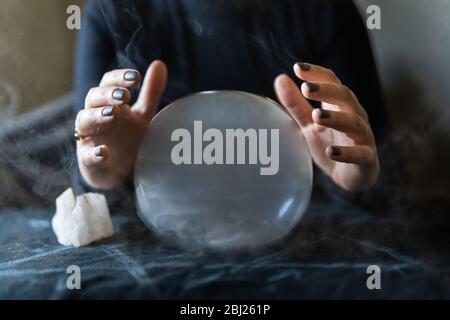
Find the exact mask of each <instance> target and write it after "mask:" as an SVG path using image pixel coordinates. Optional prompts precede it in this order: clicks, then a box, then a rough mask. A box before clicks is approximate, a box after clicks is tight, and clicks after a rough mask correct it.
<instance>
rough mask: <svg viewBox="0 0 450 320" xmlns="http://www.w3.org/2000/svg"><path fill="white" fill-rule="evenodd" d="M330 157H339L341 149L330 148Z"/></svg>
mask: <svg viewBox="0 0 450 320" xmlns="http://www.w3.org/2000/svg"><path fill="white" fill-rule="evenodd" d="M331 155H332V156H333V157H339V156H340V155H341V149H339V148H337V147H331Z"/></svg>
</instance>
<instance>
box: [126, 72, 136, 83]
mask: <svg viewBox="0 0 450 320" xmlns="http://www.w3.org/2000/svg"><path fill="white" fill-rule="evenodd" d="M123 78H124V79H125V81H134V80H136V78H137V72H136V71H127V72H125V74H124V76H123Z"/></svg>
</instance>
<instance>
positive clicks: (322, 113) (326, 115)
mask: <svg viewBox="0 0 450 320" xmlns="http://www.w3.org/2000/svg"><path fill="white" fill-rule="evenodd" d="M320 117H321V118H322V119H328V118H329V117H331V113H330V111H328V110H324V109H320Z"/></svg>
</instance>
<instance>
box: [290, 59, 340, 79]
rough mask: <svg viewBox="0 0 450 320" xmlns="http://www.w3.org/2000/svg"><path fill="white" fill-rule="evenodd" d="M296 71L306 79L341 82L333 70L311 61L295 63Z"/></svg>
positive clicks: (298, 75) (300, 76)
mask: <svg viewBox="0 0 450 320" xmlns="http://www.w3.org/2000/svg"><path fill="white" fill-rule="evenodd" d="M294 72H295V75H296V76H297V77H298V78H300V79H302V80H304V81H309V82H318V83H336V84H340V83H341V81H340V80H339V78H338V77H337V76H336V74H335V73H334V71H333V70H330V69H327V68H324V67H321V66H317V65H314V64H310V63H304V62H297V63H296V64H295V65H294Z"/></svg>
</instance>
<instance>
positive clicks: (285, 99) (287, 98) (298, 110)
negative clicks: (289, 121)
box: [275, 75, 313, 128]
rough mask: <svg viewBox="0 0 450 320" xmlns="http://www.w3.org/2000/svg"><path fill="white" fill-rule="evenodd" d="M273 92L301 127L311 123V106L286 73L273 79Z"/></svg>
mask: <svg viewBox="0 0 450 320" xmlns="http://www.w3.org/2000/svg"><path fill="white" fill-rule="evenodd" d="M275 92H276V94H277V96H278V100H280V103H281V104H282V105H283V106H284V107H285V109H286V111H287V112H288V113H289V114H290V115H291V116H292V118H294V120H295V121H296V122H297V124H298V125H299V126H300V127H301V128H304V127H306V126H308V125H310V124H312V123H313V120H312V117H311V112H312V111H313V108H312V107H311V105H310V104H309V102H308V101H307V100H306V99H305V97H303V95H302V93H301V91H300V89H299V88H298V87H297V85H296V84H295V82H294V81H293V80H292V79H291V78H289V77H288V76H287V75H280V76H278V77H277V78H276V79H275Z"/></svg>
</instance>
